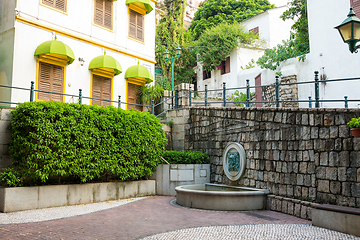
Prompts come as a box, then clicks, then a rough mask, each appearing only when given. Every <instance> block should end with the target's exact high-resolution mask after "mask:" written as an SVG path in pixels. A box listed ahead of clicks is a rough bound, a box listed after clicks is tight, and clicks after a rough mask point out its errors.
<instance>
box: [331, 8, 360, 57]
mask: <svg viewBox="0 0 360 240" xmlns="http://www.w3.org/2000/svg"><path fill="white" fill-rule="evenodd" d="M347 16H348V17H347V18H346V19H345V20H344V21H343V22H342V23H341V24H340V25H339V26H337V27H335V28H336V29H337V30H339V33H340V35H341V38H342V39H343V41H344V42H345V43H347V44H349V50H350V52H351V53H354V52H355V53H357V49H358V48H360V45H357V46H356V43H357V42H358V41H360V19H359V18H357V17H356V16H355V12H354V11H353V9H352V8H350V12H349V14H348V15H347Z"/></svg>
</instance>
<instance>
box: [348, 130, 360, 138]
mask: <svg viewBox="0 0 360 240" xmlns="http://www.w3.org/2000/svg"><path fill="white" fill-rule="evenodd" d="M350 131H351V133H352V135H353V136H354V138H360V128H351V129H350Z"/></svg>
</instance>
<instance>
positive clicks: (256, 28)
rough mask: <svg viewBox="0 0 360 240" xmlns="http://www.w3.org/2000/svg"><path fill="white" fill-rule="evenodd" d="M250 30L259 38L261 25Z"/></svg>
mask: <svg viewBox="0 0 360 240" xmlns="http://www.w3.org/2000/svg"><path fill="white" fill-rule="evenodd" d="M249 32H252V33H253V34H254V35H255V37H256V38H257V39H259V27H255V28H252V29H250V30H249Z"/></svg>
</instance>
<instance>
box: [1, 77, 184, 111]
mask: <svg viewBox="0 0 360 240" xmlns="http://www.w3.org/2000/svg"><path fill="white" fill-rule="evenodd" d="M0 88H9V89H17V90H23V91H29V92H30V98H29V100H30V102H33V101H34V99H35V94H36V92H41V93H50V94H56V95H61V96H68V97H73V98H75V99H77V100H78V103H79V104H82V102H83V99H91V100H99V101H104V102H110V103H113V104H117V107H118V108H121V105H122V104H125V105H132V106H142V107H147V108H150V109H151V114H154V115H155V107H157V106H159V105H160V104H163V103H164V102H167V101H172V104H171V108H170V109H174V108H175V109H176V108H177V99H178V98H177V95H178V91H177V90H176V91H175V95H174V96H172V97H170V98H168V99H166V100H164V101H162V102H161V103H158V104H156V105H155V102H154V100H152V101H151V105H145V104H137V103H128V102H122V101H121V96H118V100H117V101H112V100H108V99H101V98H93V97H86V96H83V94H82V89H79V94H78V95H73V94H66V93H58V92H49V91H43V90H37V89H35V83H34V82H33V81H32V82H31V85H30V88H22V87H14V86H7V85H0ZM174 102H175V104H174ZM1 103H4V104H14V105H17V104H19V102H10V101H1V100H0V104H1ZM170 109H168V110H170ZM168 110H166V111H168ZM166 111H164V112H162V113H160V114H159V115H162V114H164V113H165V112H166ZM159 115H157V116H159Z"/></svg>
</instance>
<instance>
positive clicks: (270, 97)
mask: <svg viewBox="0 0 360 240" xmlns="http://www.w3.org/2000/svg"><path fill="white" fill-rule="evenodd" d="M279 82H280V84H285V83H295V82H296V75H293V76H287V77H283V78H281V79H280V81H279ZM261 95H262V100H263V101H275V100H276V92H275V84H271V85H269V86H265V87H261ZM279 95H280V100H281V101H290V100H298V99H299V98H298V88H297V84H292V85H280V86H279ZM275 106H276V105H275V103H263V107H275ZM298 106H299V103H297V102H283V103H280V107H298Z"/></svg>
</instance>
